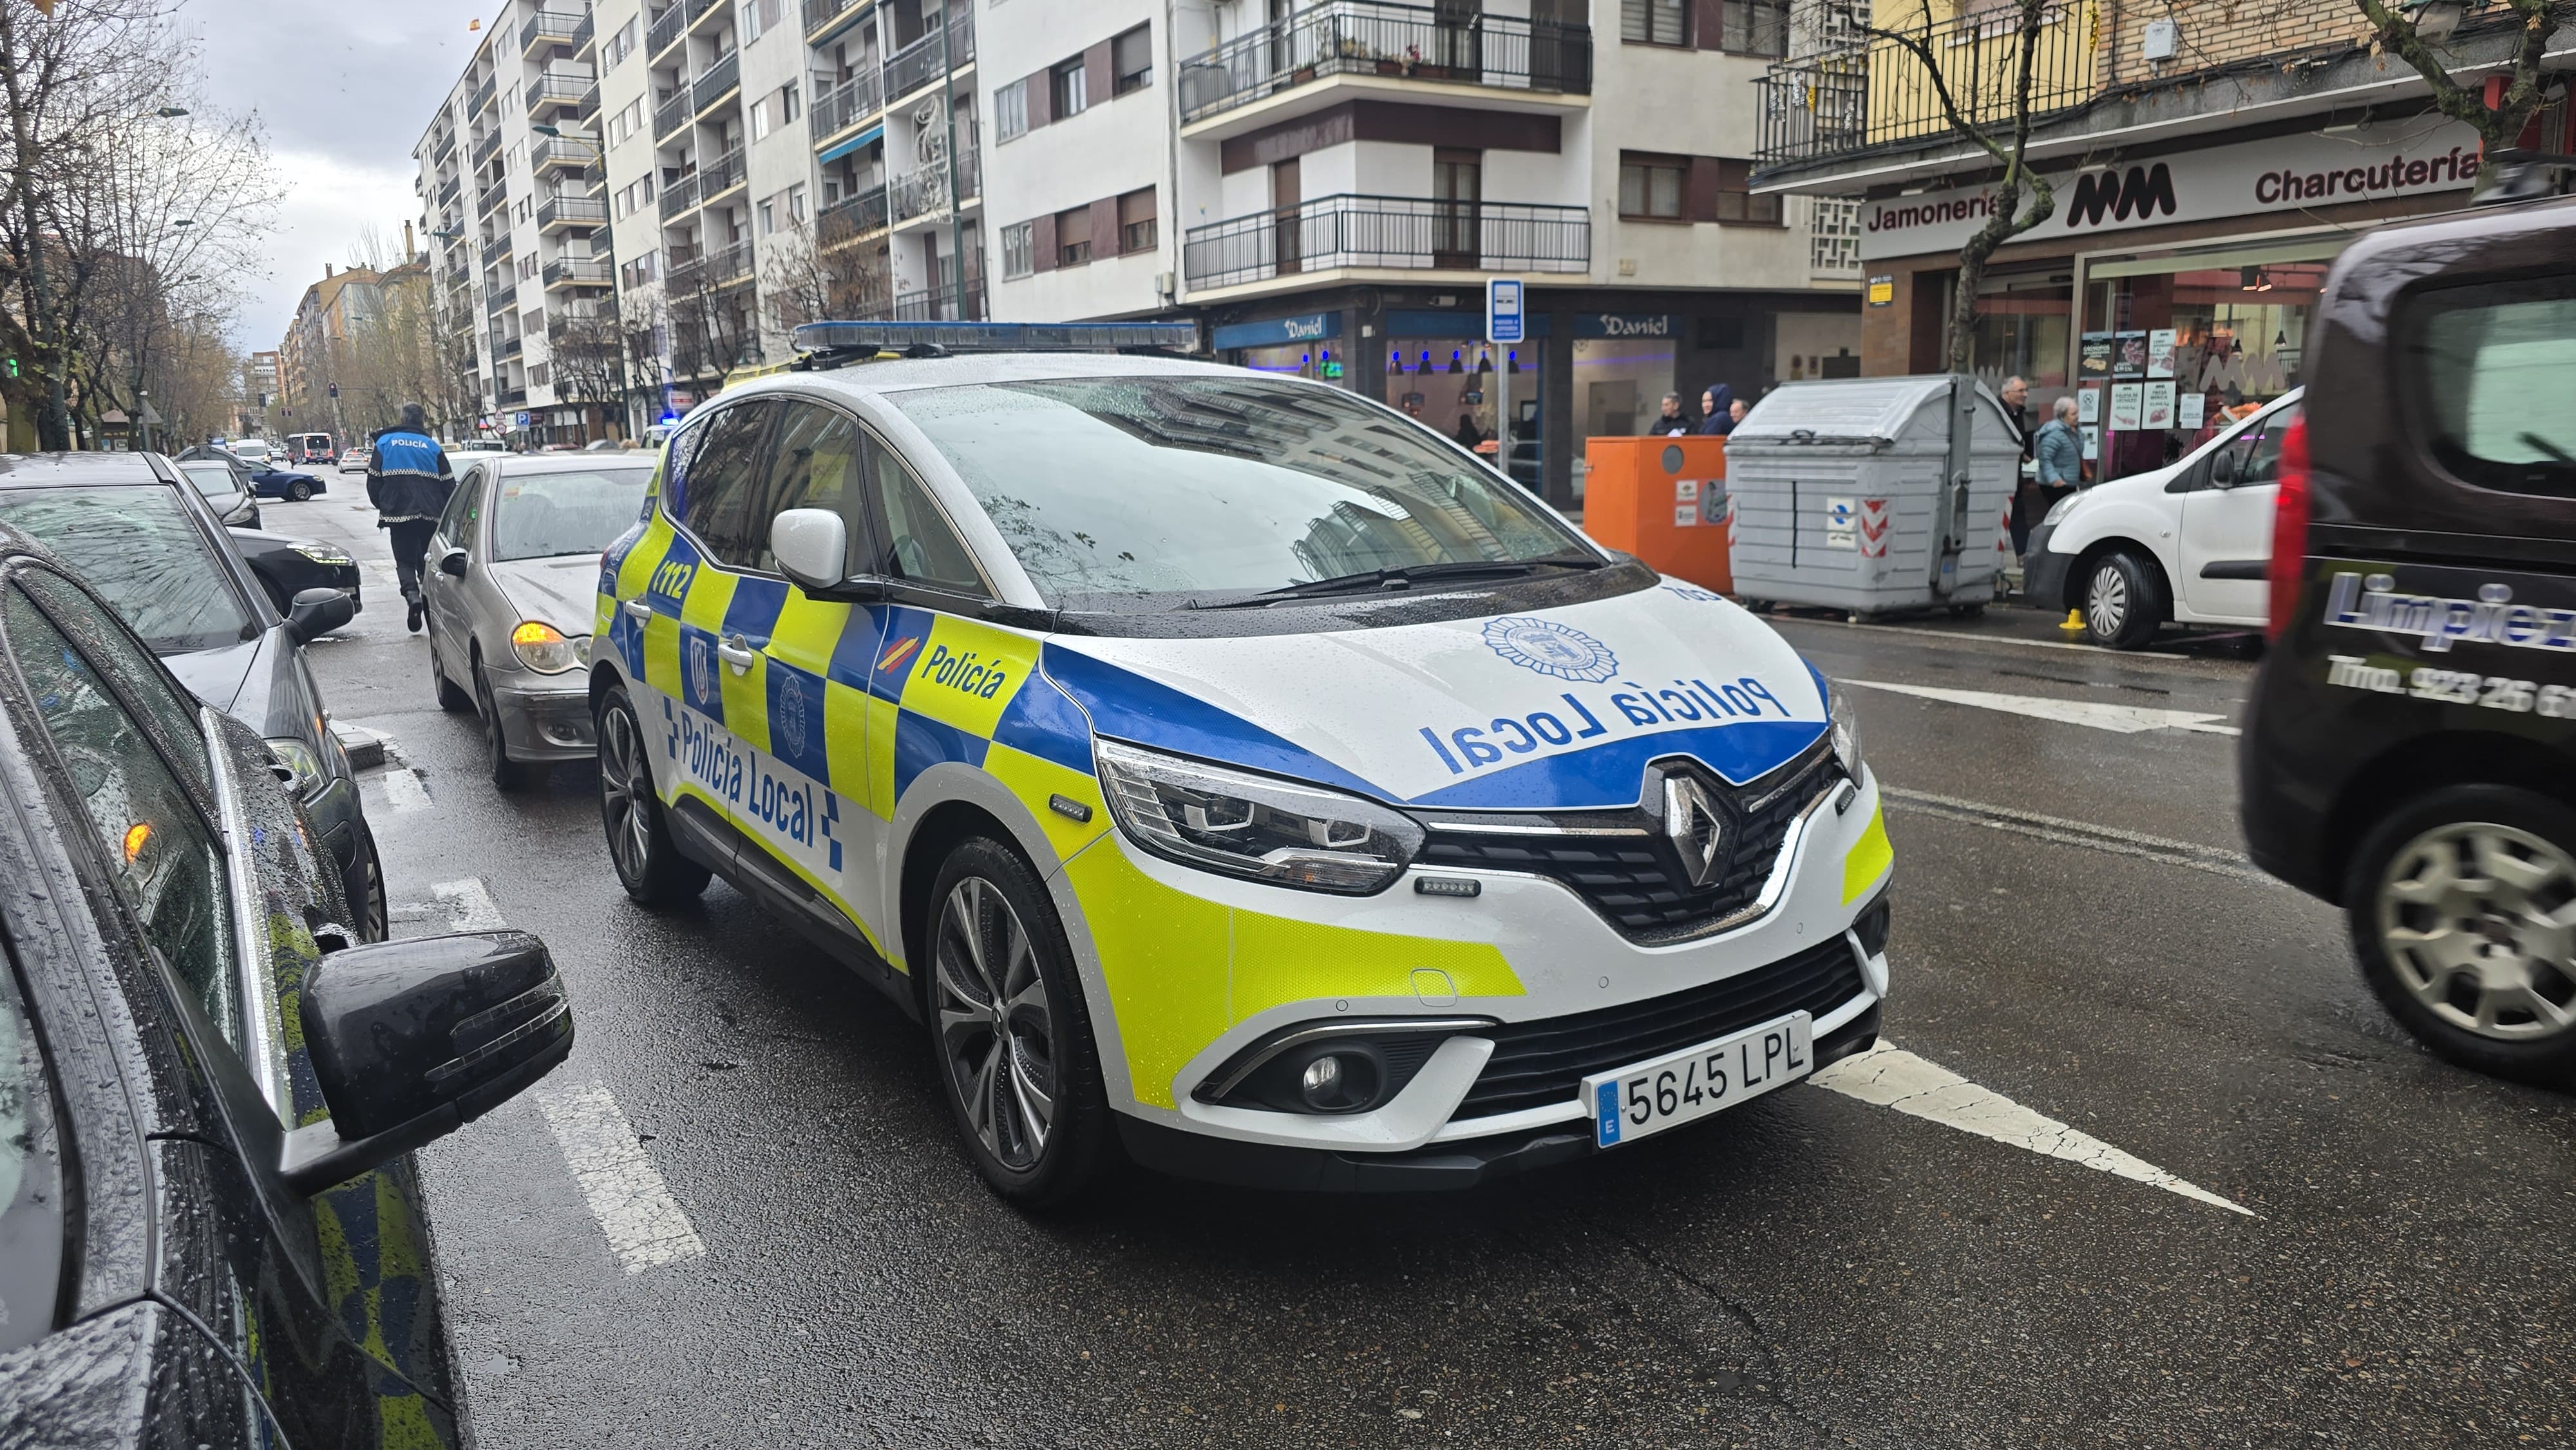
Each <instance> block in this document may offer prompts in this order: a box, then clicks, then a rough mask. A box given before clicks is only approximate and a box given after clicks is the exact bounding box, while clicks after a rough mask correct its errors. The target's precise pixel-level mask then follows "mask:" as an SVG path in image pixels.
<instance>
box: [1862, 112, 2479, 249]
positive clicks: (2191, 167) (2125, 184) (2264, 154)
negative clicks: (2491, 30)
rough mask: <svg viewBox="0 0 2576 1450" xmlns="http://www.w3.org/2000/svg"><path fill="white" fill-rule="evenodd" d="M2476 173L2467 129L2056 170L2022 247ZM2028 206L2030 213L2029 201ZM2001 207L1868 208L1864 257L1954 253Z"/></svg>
mask: <svg viewBox="0 0 2576 1450" xmlns="http://www.w3.org/2000/svg"><path fill="white" fill-rule="evenodd" d="M2477 172H2478V133H2477V132H2476V131H2474V130H2472V129H2471V128H2470V127H2469V126H2468V125H2466V124H2465V123H2463V122H2459V121H2443V122H2441V123H2439V124H2436V125H2426V124H2424V123H2422V122H2421V121H2416V122H2401V123H2395V124H2390V125H2385V126H2362V127H2353V128H2351V129H2348V130H2340V131H2335V132H2332V133H2330V134H2319V133H2315V132H2309V133H2304V134H2300V135H2294V136H2276V137H2274V138H2272V139H2271V140H2268V141H2249V142H2245V143H2242V144H2239V145H2235V146H2213V147H2211V148H2209V149H2208V150H2206V151H2185V152H2179V153H2176V154H2173V155H2168V156H2158V157H2155V158H2153V159H2151V160H2145V161H2123V162H2118V163H2114V164H2111V165H2104V166H2087V167H2083V168H2081V169H2079V170H2075V171H2064V172H2057V173H2054V174H2052V175H2050V176H2049V178H2048V180H2049V184H2050V185H2051V186H2053V187H2055V188H2056V189H2057V211H2056V214H2055V215H2053V216H2051V217H2050V218H2049V219H2048V220H2046V221H2044V222H2041V223H2040V224H2039V226H2038V228H2037V229H2036V230H2034V231H2031V232H2026V233H2024V234H2023V235H2021V236H2019V237H2016V238H2014V239H2013V240H2014V241H2015V242H2035V241H2044V240H2047V239H2049V238H2052V237H2081V236H2089V235H2091V234H2093V233H2095V232H2112V231H2120V230H2123V229H2125V228H2129V227H2144V226H2160V225H2163V224H2165V223H2167V222H2193V221H2205V220H2208V219H2211V218H2214V217H2230V216H2249V215H2254V214H2258V213H2270V214H2274V215H2276V216H2280V217H2283V218H2296V217H2297V216H2298V215H2299V214H2301V213H2302V212H2306V211H2310V210H2313V209H2314V208H2316V207H2319V206H2332V205H2335V204H2337V203H2341V202H2350V201H2373V200H2378V199H2381V198H2384V197H2392V196H2420V195H2424V194H2427V193H2431V192H2440V191H2464V190H2466V189H2467V188H2468V185H2469V183H2470V182H2471V181H2473V180H2475V179H2476V177H2477ZM2022 205H2023V206H2025V207H2027V206H2028V205H2029V199H2028V197H2027V195H2025V196H2024V198H2023V202H2022ZM1993 209H1994V188H1993V187H1991V186H1986V187H1980V188H1978V189H1977V190H1974V191H1964V190H1963V191H1934V192H1918V193H1916V194H1915V195H1912V196H1891V197H1887V198H1884V199H1882V200H1879V201H1873V202H1869V203H1866V204H1865V205H1863V206H1862V207H1861V213H1860V254H1861V256H1862V258H1863V259H1865V260H1866V259H1876V258H1880V257H1910V256H1917V255H1920V254H1922V253H1925V252H1946V251H1955V250H1957V249H1958V248H1959V246H1960V245H1961V244H1963V243H1965V242H1966V241H1967V240H1968V238H1969V237H1970V236H1972V235H1974V234H1975V233H1976V230H1977V228H1979V227H1981V226H1983V225H1985V223H1986V218H1987V216H1988V215H1990V214H1991V213H1992V211H1993Z"/></svg>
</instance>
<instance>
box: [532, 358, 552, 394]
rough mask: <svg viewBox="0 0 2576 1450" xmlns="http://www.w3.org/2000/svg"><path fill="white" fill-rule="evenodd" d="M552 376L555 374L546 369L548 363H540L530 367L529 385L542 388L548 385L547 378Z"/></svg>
mask: <svg viewBox="0 0 2576 1450" xmlns="http://www.w3.org/2000/svg"><path fill="white" fill-rule="evenodd" d="M551 376H553V375H552V374H551V373H549V372H547V371H546V365H545V364H544V363H538V364H536V365H534V366H533V367H530V368H529V369H528V386H529V387H532V388H542V387H544V386H545V385H546V379H547V378H549V377H551Z"/></svg>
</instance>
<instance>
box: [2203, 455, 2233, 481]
mask: <svg viewBox="0 0 2576 1450" xmlns="http://www.w3.org/2000/svg"><path fill="white" fill-rule="evenodd" d="M2235 483H2236V450H2235V449H2233V448H2221V449H2220V450H2218V451H2217V452H2216V453H2213V454H2211V455H2210V458H2209V486H2210V487H2211V488H2231V487H2233V486H2234V485H2235Z"/></svg>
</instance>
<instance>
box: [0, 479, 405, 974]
mask: <svg viewBox="0 0 2576 1450" xmlns="http://www.w3.org/2000/svg"><path fill="white" fill-rule="evenodd" d="M176 474H177V470H176V469H174V468H172V467H171V465H170V463H169V461H168V460H166V459H164V458H162V457H161V456H160V455H159V454H155V453H49V454H36V455H28V456H22V457H10V456H6V455H0V523H8V524H14V525H16V526H17V527H18V528H20V529H22V530H24V531H25V532H26V533H28V534H30V535H32V536H34V537H35V538H37V539H39V540H41V541H43V543H44V544H45V545H46V546H47V547H48V548H51V549H53V550H54V551H55V552H56V553H57V554H59V555H60V556H61V557H62V558H63V559H64V561H65V562H67V563H68V564H69V565H70V566H71V567H72V568H74V569H76V570H78V571H80V573H81V575H82V576H83V577H84V578H86V579H87V580H88V581H89V583H90V585H91V586H92V587H94V588H96V589H97V590H98V591H99V592H100V593H101V594H103V595H105V596H106V597H107V599H108V601H109V602H110V603H112V604H114V605H115V606H116V607H117V609H118V610H120V611H122V612H123V613H124V615H125V617H126V619H127V621H128V622H129V623H131V624H133V626H134V627H135V629H136V631H137V632H138V633H140V634H141V635H142V636H143V637H144V639H146V640H148V641H150V643H151V645H152V650H153V653H155V654H158V655H160V656H162V657H163V658H164V659H165V660H167V661H168V662H169V665H170V668H171V670H172V671H173V672H174V673H176V674H177V675H178V677H179V678H180V680H181V681H183V682H184V683H186V685H187V686H188V688H189V689H191V690H194V691H195V692H196V694H197V698H198V699H200V700H203V701H205V702H206V703H207V704H209V705H212V706H214V707H215V708H216V709H218V710H221V711H223V712H225V713H226V714H228V715H231V716H232V717H234V718H235V719H237V720H240V721H241V722H243V723H244V724H246V725H248V726H250V727H251V728H252V729H253V730H256V731H258V732H259V733H260V734H261V735H262V736H264V737H266V738H267V741H268V745H269V748H270V749H271V750H273V751H275V752H276V753H277V756H278V758H279V759H280V760H281V761H283V762H284V763H285V764H286V765H287V766H288V767H289V768H290V769H292V770H293V772H294V775H295V788H296V791H297V793H298V795H299V796H300V798H301V799H302V801H303V803H304V807H305V809H306V810H307V811H309V812H310V813H311V814H312V816H313V822H314V825H315V826H316V827H318V828H319V829H320V831H321V836H322V842H323V847H324V850H325V852H326V853H327V854H328V855H329V857H330V859H331V860H332V861H333V863H335V864H336V865H337V866H338V867H339V868H340V870H341V871H342V873H343V874H344V875H345V877H346V878H347V886H348V892H349V898H350V900H352V901H354V902H356V903H358V907H359V909H358V913H357V920H356V922H355V923H354V924H355V925H356V927H357V928H358V931H359V933H360V935H361V936H363V937H364V938H365V939H367V940H369V941H374V940H377V939H379V938H381V937H383V936H384V934H385V900H384V882H383V873H382V871H381V870H380V869H379V867H378V864H377V860H376V844H375V838H374V837H373V836H372V835H371V834H369V832H368V830H367V818H366V816H365V814H364V813H363V811H361V809H360V807H359V804H358V782H357V777H356V776H355V775H354V774H353V773H352V772H351V771H350V769H349V758H348V756H347V755H346V754H345V753H344V752H343V751H342V750H341V749H340V742H339V740H338V738H337V737H335V736H334V735H333V734H332V733H331V728H330V723H329V720H328V718H327V717H326V715H325V714H324V711H323V706H322V689H321V687H320V686H319V685H317V684H315V683H314V680H313V672H312V671H311V670H310V669H308V668H307V667H306V666H305V663H304V645H305V644H306V643H307V642H308V641H310V640H313V639H316V638H318V637H320V636H322V635H324V634H328V633H329V632H331V631H332V630H335V629H338V628H339V627H340V626H342V625H344V624H347V623H348V622H349V620H350V619H351V618H352V617H354V616H355V615H356V613H357V601H356V600H355V599H353V598H351V597H350V596H348V595H346V594H343V593H341V592H339V591H338V590H337V589H308V590H306V591H304V592H303V593H302V594H299V595H295V596H291V597H290V598H289V599H288V601H287V603H288V609H287V611H286V612H285V613H283V614H280V613H279V612H278V611H277V610H276V609H274V608H273V607H272V606H271V603H270V600H269V597H268V595H267V592H266V590H265V589H264V588H262V586H261V585H260V583H259V581H258V577H257V576H256V575H254V574H253V573H252V572H251V570H250V567H249V566H248V565H247V564H245V563H243V562H242V560H241V557H240V556H239V555H238V554H236V553H235V552H234V551H233V549H232V547H231V545H230V544H229V543H228V542H227V541H226V539H225V538H224V536H223V532H222V530H220V529H218V528H217V527H216V526H215V521H214V519H213V517H212V516H211V515H210V514H209V513H208V512H207V510H206V506H205V501H204V500H203V499H202V498H200V497H198V495H197V491H196V490H195V489H194V488H192V487H190V486H188V485H187V484H185V483H182V482H181V481H180V480H179V479H178V477H177V476H176Z"/></svg>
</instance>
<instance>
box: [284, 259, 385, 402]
mask: <svg viewBox="0 0 2576 1450" xmlns="http://www.w3.org/2000/svg"><path fill="white" fill-rule="evenodd" d="M386 281H387V279H386V278H385V277H382V276H380V275H379V274H377V273H375V272H372V271H369V270H367V269H365V268H362V267H349V268H340V267H335V266H333V265H332V264H331V263H329V262H325V263H323V264H322V280H320V281H318V282H316V283H314V284H313V285H312V286H310V287H307V288H305V289H304V295H303V296H302V297H300V298H298V299H297V300H296V303H295V317H294V319H293V320H292V321H290V322H289V323H288V324H287V327H286V336H285V337H284V338H283V339H281V340H280V341H279V343H278V348H277V351H276V353H274V354H273V355H272V356H274V357H275V359H276V363H277V377H278V395H279V398H280V399H281V402H282V406H283V409H284V412H283V414H282V416H283V417H284V418H285V419H286V420H287V421H288V422H290V423H292V424H293V425H294V426H295V428H297V429H299V430H322V429H329V430H330V431H332V432H335V433H336V432H339V431H342V430H341V427H340V423H339V415H340V410H339V409H338V408H337V406H336V404H337V401H338V400H337V396H336V384H337V382H338V376H339V372H338V364H339V363H340V362H341V361H342V360H343V359H344V358H346V357H347V355H348V351H349V342H350V338H351V337H352V336H353V335H354V334H355V333H356V332H357V331H358V330H359V329H360V328H363V327H367V326H370V325H374V324H380V323H382V322H383V320H384V313H385V296H384V284H385V282H386Z"/></svg>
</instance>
